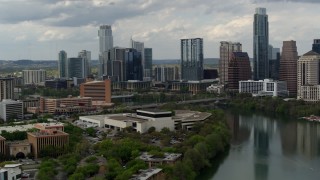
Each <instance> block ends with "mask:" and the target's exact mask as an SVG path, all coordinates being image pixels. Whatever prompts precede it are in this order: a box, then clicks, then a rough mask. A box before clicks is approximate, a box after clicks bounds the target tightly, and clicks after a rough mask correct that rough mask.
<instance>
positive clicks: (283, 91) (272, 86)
mask: <svg viewBox="0 0 320 180" xmlns="http://www.w3.org/2000/svg"><path fill="white" fill-rule="evenodd" d="M239 93H250V94H252V95H253V96H273V97H276V96H281V97H285V96H288V90H287V83H286V82H285V81H274V80H272V79H264V80H259V81H254V80H248V81H239Z"/></svg>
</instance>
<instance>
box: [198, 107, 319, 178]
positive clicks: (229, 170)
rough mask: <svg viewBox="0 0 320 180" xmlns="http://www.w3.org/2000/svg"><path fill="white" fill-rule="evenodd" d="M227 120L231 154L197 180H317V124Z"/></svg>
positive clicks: (255, 118)
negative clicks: (229, 130)
mask: <svg viewBox="0 0 320 180" xmlns="http://www.w3.org/2000/svg"><path fill="white" fill-rule="evenodd" d="M227 121H228V124H229V126H230V128H231V131H232V134H233V138H232V141H231V147H230V151H229V152H228V153H226V154H225V155H224V157H221V159H220V160H216V162H214V163H213V164H215V165H214V166H213V167H211V168H208V169H206V170H205V171H203V172H202V174H201V175H200V177H199V178H198V179H212V180H287V179H288V180H319V179H320V123H316V122H307V121H302V120H293V119H285V118H271V117H267V116H264V115H257V114H250V115H239V114H237V113H233V114H232V113H228V115H227Z"/></svg>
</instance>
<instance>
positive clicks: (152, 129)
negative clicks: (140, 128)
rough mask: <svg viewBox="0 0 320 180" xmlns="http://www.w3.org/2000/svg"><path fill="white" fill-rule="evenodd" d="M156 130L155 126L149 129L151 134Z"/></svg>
mask: <svg viewBox="0 0 320 180" xmlns="http://www.w3.org/2000/svg"><path fill="white" fill-rule="evenodd" d="M154 131H156V128H155V127H153V126H152V127H150V128H149V129H148V133H149V134H150V133H153V132H154Z"/></svg>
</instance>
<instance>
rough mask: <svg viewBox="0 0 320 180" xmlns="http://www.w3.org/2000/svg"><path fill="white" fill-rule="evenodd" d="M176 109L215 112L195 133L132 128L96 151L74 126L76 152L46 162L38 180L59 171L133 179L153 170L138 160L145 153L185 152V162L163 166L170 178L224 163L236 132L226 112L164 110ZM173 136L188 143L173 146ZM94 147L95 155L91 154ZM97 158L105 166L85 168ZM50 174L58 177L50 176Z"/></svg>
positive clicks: (187, 178)
mask: <svg viewBox="0 0 320 180" xmlns="http://www.w3.org/2000/svg"><path fill="white" fill-rule="evenodd" d="M171 108H176V109H192V110H201V111H206V112H210V113H212V115H211V116H210V117H209V118H208V119H207V120H206V121H205V122H202V123H199V124H195V125H194V128H193V130H191V131H186V130H181V129H179V130H177V131H170V130H169V129H167V128H164V129H162V130H161V131H160V132H156V131H154V130H153V129H150V131H148V132H147V133H144V134H140V133H137V132H134V131H132V130H131V129H130V128H128V129H126V130H125V131H123V132H119V133H118V135H117V136H116V137H115V138H112V139H109V138H106V139H104V140H102V141H101V142H99V143H97V144H95V145H93V146H91V147H90V146H89V145H88V143H87V142H85V140H84V138H81V137H82V136H81V133H82V132H81V131H80V130H79V131H78V128H72V127H71V126H72V125H70V124H69V125H68V127H69V129H70V130H68V132H69V133H73V131H75V132H76V133H75V134H76V136H72V139H74V140H75V141H73V140H71V139H70V142H72V144H71V145H70V146H71V147H72V148H69V150H70V152H68V153H67V154H65V155H63V156H60V157H58V158H57V159H53V158H44V159H43V161H42V163H41V165H40V171H39V173H38V176H37V177H38V179H40V180H41V179H54V178H55V177H56V176H54V175H53V174H55V173H57V172H58V171H59V173H58V174H65V176H64V177H65V179H71V180H73V179H77V180H81V179H86V178H94V179H111V180H112V179H114V180H125V179H130V178H131V177H132V175H133V174H137V173H138V172H139V169H146V168H147V164H146V163H144V162H143V161H142V160H140V159H139V158H138V157H139V156H140V155H141V153H143V152H148V153H150V154H155V155H161V154H164V153H165V152H169V153H182V159H181V160H180V161H178V162H176V163H175V164H173V165H172V164H162V165H158V166H157V167H159V168H162V169H163V173H164V177H165V179H170V180H172V179H173V180H179V179H185V180H193V179H197V177H198V176H199V175H200V173H201V172H202V171H203V170H205V169H206V168H208V167H212V166H215V164H214V163H212V162H216V160H215V159H219V157H220V156H223V154H224V153H225V152H226V151H228V150H229V143H230V139H231V132H230V130H229V128H228V126H227V123H226V116H225V113H224V111H223V110H221V109H213V108H212V106H211V107H206V108H203V107H198V106H197V107H194V106H192V105H177V104H174V103H169V104H167V105H164V106H163V107H162V109H166V110H171ZM73 137H77V138H73ZM172 138H175V139H183V141H181V143H176V144H170V140H171V139H172ZM153 139H157V141H158V143H156V144H157V145H156V144H153V143H150V141H151V140H153ZM90 149H93V150H94V151H95V153H94V154H90V153H88V152H89V150H90ZM92 156H95V157H99V161H102V162H104V164H103V165H101V164H100V165H99V166H97V165H94V164H95V163H92V162H90V163H80V164H79V162H83V161H84V160H85V159H86V158H90V157H92ZM52 167H55V168H52ZM49 169H50V170H49ZM60 171H61V172H60ZM47 174H51V175H52V176H50V177H48V176H46V175H47ZM97 174H100V175H103V176H102V177H103V178H101V176H100V177H97V176H96V175H97Z"/></svg>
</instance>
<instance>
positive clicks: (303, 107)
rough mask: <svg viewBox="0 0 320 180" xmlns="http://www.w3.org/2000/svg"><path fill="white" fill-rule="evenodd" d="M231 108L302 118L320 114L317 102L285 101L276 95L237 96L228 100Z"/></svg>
mask: <svg viewBox="0 0 320 180" xmlns="http://www.w3.org/2000/svg"><path fill="white" fill-rule="evenodd" d="M227 104H228V106H229V108H235V109H239V110H241V111H251V112H259V111H261V112H265V113H268V114H269V113H271V114H277V115H284V116H288V117H291V118H300V117H304V116H310V115H316V116H318V115H320V106H319V105H318V104H316V103H308V102H304V101H301V100H290V101H284V100H283V99H281V98H274V97H259V98H253V97H243V96H236V97H233V98H232V99H230V100H229V101H228V103H227Z"/></svg>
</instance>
